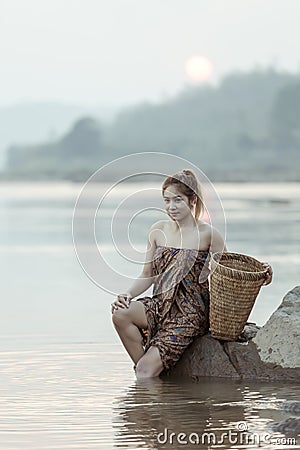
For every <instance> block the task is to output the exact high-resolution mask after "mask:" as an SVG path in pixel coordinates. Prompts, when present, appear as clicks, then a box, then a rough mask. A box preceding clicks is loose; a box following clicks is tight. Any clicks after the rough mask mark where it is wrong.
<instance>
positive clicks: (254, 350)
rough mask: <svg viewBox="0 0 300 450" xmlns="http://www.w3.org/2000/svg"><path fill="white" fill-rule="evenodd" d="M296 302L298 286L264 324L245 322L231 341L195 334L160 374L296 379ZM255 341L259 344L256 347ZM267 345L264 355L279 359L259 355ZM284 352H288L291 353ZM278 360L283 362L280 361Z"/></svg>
mask: <svg viewBox="0 0 300 450" xmlns="http://www.w3.org/2000/svg"><path fill="white" fill-rule="evenodd" d="M299 306H300V286H298V287H296V288H294V289H293V290H292V291H290V292H289V293H288V294H287V295H286V296H285V297H284V299H283V302H282V304H281V305H280V307H279V308H278V309H277V311H275V313H274V314H273V315H272V316H271V318H270V319H269V321H268V322H267V323H266V325H265V326H264V327H262V328H260V327H258V326H257V325H255V324H253V323H247V324H246V326H245V328H244V330H243V332H242V334H241V335H240V337H239V339H238V340H237V341H235V342H227V341H221V340H218V339H214V338H213V337H212V336H211V335H210V334H206V335H205V336H199V337H198V338H196V339H195V340H194V342H193V343H192V344H191V345H190V347H189V348H188V349H187V350H186V351H185V352H184V354H183V355H182V357H181V358H180V360H179V361H178V363H177V364H176V365H175V366H174V367H172V368H171V369H170V370H169V371H163V372H162V373H161V376H162V377H165V376H166V377H176V378H178V377H188V378H192V379H193V380H196V381H197V380H200V379H201V377H222V378H232V379H238V380H260V381H290V382H295V383H299V381H300V367H299V364H298V365H296V363H297V361H298V359H297V358H299V342H300V339H299V337H300V336H299ZM270 324H271V325H270ZM291 330H292V331H291ZM279 336H280V339H279ZM295 337H297V341H296V340H295V339H296V338H295ZM272 338H273V343H272ZM264 340H265V341H266V342H267V344H266V342H265V341H264ZM274 341H276V345H275V344H274ZM257 343H259V345H260V347H259V348H258V347H257ZM270 345H272V346H273V347H269V348H272V349H273V348H274V350H272V352H269V351H268V352H267V354H268V356H270V355H273V353H274V354H276V355H280V363H278V362H277V360H273V359H272V358H266V357H265V358H264V359H263V358H262V357H261V356H262V355H266V352H265V350H264V349H265V348H266V346H270ZM259 350H260V351H259ZM275 350H276V351H275ZM286 352H291V354H292V357H290V356H289V355H288V354H286ZM282 360H283V361H284V363H285V365H283V364H282ZM288 364H290V367H289V366H288ZM298 406H299V405H298Z"/></svg>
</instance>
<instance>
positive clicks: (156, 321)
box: [136, 246, 209, 370]
mask: <svg viewBox="0 0 300 450" xmlns="http://www.w3.org/2000/svg"><path fill="white" fill-rule="evenodd" d="M208 262H209V251H204V250H195V249H185V248H175V247H166V246H157V247H156V250H155V254H154V260H153V275H154V276H155V281H154V286H153V295H152V297H150V296H146V297H140V298H137V299H136V301H140V302H142V303H143V304H144V306H145V313H146V317H147V322H148V328H147V329H142V328H140V332H141V335H142V342H143V346H144V350H145V352H146V351H147V350H148V349H149V348H150V347H151V346H156V347H158V349H159V353H160V356H161V359H162V362H163V366H164V369H165V370H168V369H170V368H171V367H172V366H173V365H175V364H176V362H177V361H178V360H179V359H180V357H181V356H182V354H183V352H184V351H185V349H186V348H187V347H188V346H189V345H190V344H191V343H192V341H193V340H194V338H195V337H196V336H199V335H203V334H205V333H207V332H208V328H209V283H208V279H207V276H208V273H209V272H208ZM205 273H206V274H207V275H206V277H205V278H206V280H205V281H199V280H203V278H202V276H203V274H205Z"/></svg>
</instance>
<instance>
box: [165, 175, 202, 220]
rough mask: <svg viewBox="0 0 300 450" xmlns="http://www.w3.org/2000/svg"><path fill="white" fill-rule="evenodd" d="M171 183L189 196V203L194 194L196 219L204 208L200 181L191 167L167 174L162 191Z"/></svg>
mask: <svg viewBox="0 0 300 450" xmlns="http://www.w3.org/2000/svg"><path fill="white" fill-rule="evenodd" d="M171 185H176V186H177V187H178V189H179V191H180V192H181V193H182V194H183V195H185V196H186V197H188V198H189V203H190V202H191V200H192V198H194V197H195V195H196V209H195V219H196V220H197V219H198V218H199V216H200V215H201V213H202V211H203V210H204V203H203V198H202V192H201V186H200V182H199V180H198V178H197V175H196V174H195V172H194V171H193V170H191V169H184V170H181V171H180V172H177V173H174V174H173V175H170V176H168V177H167V178H166V179H165V181H164V182H163V184H162V193H164V192H165V190H166V189H167V187H168V186H171Z"/></svg>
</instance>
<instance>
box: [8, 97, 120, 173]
mask: <svg viewBox="0 0 300 450" xmlns="http://www.w3.org/2000/svg"><path fill="white" fill-rule="evenodd" d="M116 111H117V108H116V107H112V106H105V105H104V106H100V105H99V106H98V107H84V106H81V105H69V104H64V103H58V102H23V103H17V104H14V105H11V106H6V107H1V108H0V124H1V126H0V128H1V133H0V168H2V167H4V165H5V160H6V151H7V148H8V147H9V146H12V145H24V144H28V143H29V144H33V143H37V142H43V141H50V142H53V141H54V140H56V139H58V137H60V136H61V135H62V134H63V133H65V132H66V131H67V130H68V129H70V128H71V126H72V124H73V123H74V122H75V121H76V120H78V119H80V118H81V117H83V116H86V115H93V116H94V117H95V118H98V119H101V120H103V121H104V122H109V121H110V120H111V119H112V118H113V116H114V114H115V113H116Z"/></svg>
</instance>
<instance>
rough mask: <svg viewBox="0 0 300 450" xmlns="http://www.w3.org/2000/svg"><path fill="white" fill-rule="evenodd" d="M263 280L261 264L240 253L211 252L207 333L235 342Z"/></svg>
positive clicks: (263, 269)
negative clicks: (208, 325)
mask: <svg viewBox="0 0 300 450" xmlns="http://www.w3.org/2000/svg"><path fill="white" fill-rule="evenodd" d="M265 277H266V269H265V268H264V266H263V264H262V263H261V262H260V261H257V260H256V259H255V258H253V257H252V256H248V255H243V254H241V253H232V252H225V253H219V252H218V253H214V254H213V255H212V257H211V275H210V310H209V321H210V332H211V335H212V336H213V337H214V338H216V339H220V340H225V341H235V340H236V339H237V338H238V337H239V335H240V334H241V332H242V331H243V329H244V326H245V324H246V322H247V319H248V317H249V315H250V313H251V310H252V308H253V306H254V303H255V300H256V298H257V295H258V293H259V291H260V288H261V286H262V284H263V282H264V280H265Z"/></svg>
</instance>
